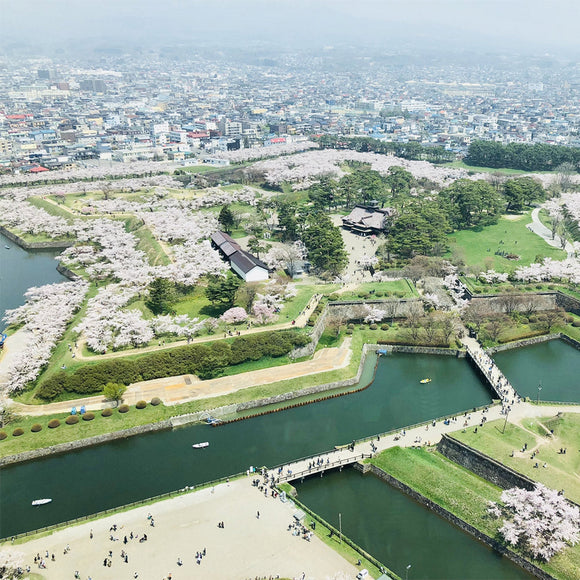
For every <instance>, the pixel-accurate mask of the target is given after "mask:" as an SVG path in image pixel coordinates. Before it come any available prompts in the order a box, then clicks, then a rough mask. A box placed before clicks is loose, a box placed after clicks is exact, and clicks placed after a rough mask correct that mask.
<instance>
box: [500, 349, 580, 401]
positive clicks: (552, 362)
mask: <svg viewBox="0 0 580 580" xmlns="http://www.w3.org/2000/svg"><path fill="white" fill-rule="evenodd" d="M493 358H494V360H495V362H496V363H497V365H498V366H499V368H500V369H501V370H502V371H503V373H504V374H505V376H506V377H507V378H508V380H509V381H510V382H511V383H512V385H513V386H514V387H515V389H516V391H517V392H518V393H519V394H520V395H521V396H523V397H530V398H531V399H534V400H535V399H536V398H537V397H538V386H541V387H542V388H541V391H540V400H544V401H562V402H571V403H580V352H579V351H578V350H577V349H575V348H574V347H573V346H570V345H569V344H567V343H565V342H564V341H562V340H550V341H548V342H542V343H540V344H534V345H532V346H527V347H525V348H517V349H513V350H506V351H504V352H498V353H497V354H495V355H494V357H493Z"/></svg>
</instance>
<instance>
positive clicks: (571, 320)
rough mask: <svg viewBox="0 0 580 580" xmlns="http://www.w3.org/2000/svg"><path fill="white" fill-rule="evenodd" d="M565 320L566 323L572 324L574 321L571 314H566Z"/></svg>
mask: <svg viewBox="0 0 580 580" xmlns="http://www.w3.org/2000/svg"><path fill="white" fill-rule="evenodd" d="M566 322H567V323H568V324H572V323H573V322H574V317H573V316H566Z"/></svg>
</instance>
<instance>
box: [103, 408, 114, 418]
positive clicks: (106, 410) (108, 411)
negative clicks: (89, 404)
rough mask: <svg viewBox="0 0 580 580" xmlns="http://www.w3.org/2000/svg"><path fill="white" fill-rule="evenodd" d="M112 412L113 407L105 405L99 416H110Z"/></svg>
mask: <svg viewBox="0 0 580 580" xmlns="http://www.w3.org/2000/svg"><path fill="white" fill-rule="evenodd" d="M112 414H113V409H111V408H110V407H107V408H106V409H103V412H102V413H101V417H110V416H111V415H112Z"/></svg>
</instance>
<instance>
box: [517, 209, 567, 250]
mask: <svg viewBox="0 0 580 580" xmlns="http://www.w3.org/2000/svg"><path fill="white" fill-rule="evenodd" d="M540 209H541V208H539V207H537V208H535V209H534V210H532V223H530V224H528V225H527V226H526V227H527V228H528V229H529V230H530V231H531V232H534V234H537V235H538V236H540V237H541V238H543V239H544V240H545V242H546V243H547V244H549V245H550V246H553V247H554V248H559V249H560V250H561V249H562V239H561V238H560V236H559V235H558V234H556V235H555V236H554V238H552V232H551V231H550V230H549V229H548V228H547V227H546V226H545V225H544V224H543V223H542V222H541V221H540V217H539V213H540ZM565 251H566V253H567V254H568V258H573V257H574V255H575V251H574V246H573V245H572V244H571V243H570V242H568V241H567V242H566V245H565Z"/></svg>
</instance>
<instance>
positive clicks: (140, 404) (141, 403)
mask: <svg viewBox="0 0 580 580" xmlns="http://www.w3.org/2000/svg"><path fill="white" fill-rule="evenodd" d="M146 406H147V401H137V403H136V405H135V407H136V408H137V409H144V408H145V407H146Z"/></svg>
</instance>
